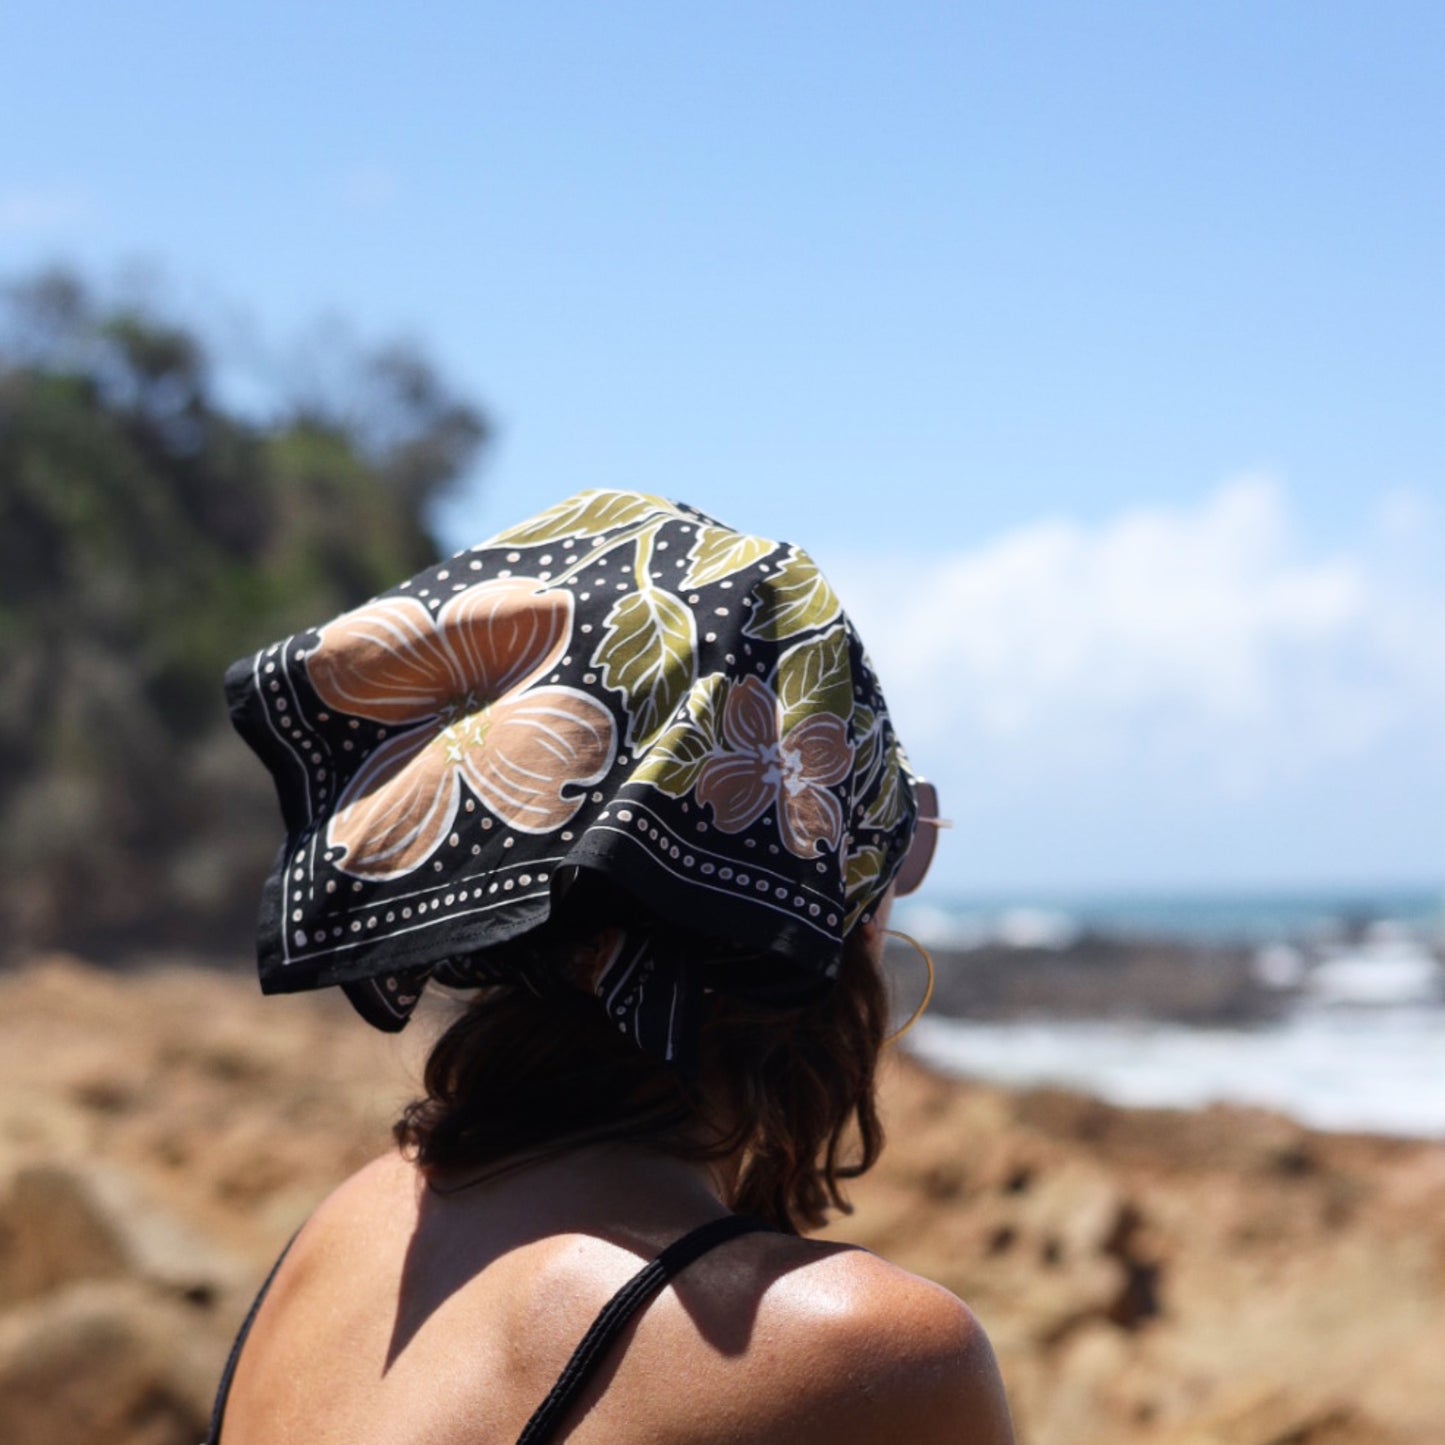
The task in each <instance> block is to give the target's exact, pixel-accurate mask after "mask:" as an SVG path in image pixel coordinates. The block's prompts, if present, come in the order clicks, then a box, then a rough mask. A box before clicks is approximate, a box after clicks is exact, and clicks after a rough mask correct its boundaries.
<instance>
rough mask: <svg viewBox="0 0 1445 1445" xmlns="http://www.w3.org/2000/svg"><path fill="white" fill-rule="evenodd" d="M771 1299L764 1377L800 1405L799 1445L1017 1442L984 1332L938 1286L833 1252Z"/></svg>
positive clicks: (794, 1434) (859, 1255)
mask: <svg viewBox="0 0 1445 1445" xmlns="http://www.w3.org/2000/svg"><path fill="white" fill-rule="evenodd" d="M770 1294H773V1295H774V1300H773V1301H772V1307H771V1308H770V1309H769V1310H768V1331H767V1333H768V1337H769V1338H768V1343H769V1355H770V1357H771V1359H772V1361H774V1362H775V1363H776V1366H777V1368H775V1369H770V1370H769V1371H768V1374H769V1376H770V1377H775V1378H776V1379H777V1380H778V1382H779V1383H780V1385H782V1387H783V1388H785V1389H787V1390H788V1391H790V1393H791V1395H792V1397H793V1400H794V1402H795V1403H796V1404H799V1405H802V1406H803V1407H804V1408H802V1409H801V1410H800V1411H798V1418H797V1419H796V1420H791V1421H789V1428H788V1439H789V1440H790V1441H792V1442H793V1445H813V1442H814V1441H817V1442H818V1445H825V1442H826V1445H873V1442H879V1441H891V1440H908V1441H910V1442H914V1445H1012V1441H1013V1430H1012V1427H1011V1425H1010V1423H1009V1413H1008V1405H1007V1402H1006V1400H1005V1397H1004V1390H1003V1383H1002V1380H1001V1378H1000V1376H999V1370H998V1363H997V1361H996V1360H995V1358H994V1353H993V1348H992V1346H991V1345H990V1344H989V1340H988V1336H987V1335H986V1334H985V1333H984V1330H983V1327H982V1326H981V1325H980V1324H979V1322H978V1320H977V1319H976V1318H975V1317H974V1315H973V1313H972V1312H971V1311H970V1310H969V1308H968V1307H967V1306H966V1305H965V1304H964V1303H963V1301H962V1300H960V1299H959V1298H958V1297H957V1296H956V1295H954V1294H952V1293H950V1292H949V1291H948V1290H946V1289H944V1288H943V1287H942V1286H941V1285H937V1284H934V1283H933V1282H932V1281H930V1280H926V1279H922V1278H920V1277H919V1276H918V1275H915V1274H910V1273H909V1272H908V1271H907V1270H904V1269H900V1268H898V1267H897V1266H896V1265H892V1264H889V1263H888V1262H887V1261H886V1260H883V1259H880V1258H879V1257H878V1256H876V1255H873V1254H869V1253H868V1252H867V1251H866V1250H861V1249H846V1248H835V1247H828V1248H826V1250H825V1251H824V1252H820V1254H819V1255H818V1257H816V1258H815V1259H814V1260H813V1261H812V1262H810V1263H809V1264H808V1266H807V1267H806V1268H803V1269H799V1270H795V1271H792V1272H790V1273H789V1274H788V1275H787V1276H785V1277H784V1278H783V1279H781V1280H780V1281H779V1286H778V1288H777V1289H776V1290H775V1291H770ZM800 1386H801V1387H802V1388H800Z"/></svg>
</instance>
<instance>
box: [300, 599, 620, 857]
mask: <svg viewBox="0 0 1445 1445" xmlns="http://www.w3.org/2000/svg"><path fill="white" fill-rule="evenodd" d="M571 635H572V598H571V596H570V595H569V594H568V593H566V592H561V591H555V592H549V591H543V590H542V584H541V583H540V582H537V581H534V580H533V579H531V578H523V577H515V578H508V579H505V580H499V581H493V582H479V583H477V584H476V585H475V586H473V587H469V588H467V589H466V591H464V592H458V593H457V594H456V595H455V596H453V597H452V598H450V599H449V600H448V601H447V602H446V603H445V604H444V605H443V606H442V607H441V608H439V609H438V610H437V612H436V613H435V615H433V614H432V612H431V611H430V610H429V609H428V608H427V607H426V606H425V604H424V603H423V602H421V600H420V599H418V598H415V597H387V598H383V599H382V600H381V601H379V602H372V603H368V604H367V605H366V606H365V607H359V608H357V609H356V610H355V611H354V612H348V613H347V614H346V615H345V616H343V617H341V618H339V619H338V620H337V621H335V622H333V623H331V624H330V625H329V626H328V627H326V628H325V629H324V630H323V632H322V634H321V642H320V645H319V646H318V647H317V648H316V650H315V651H314V652H312V653H311V655H310V656H309V657H308V658H307V659H306V671H307V675H308V676H309V677H310V680H311V685H312V686H313V687H314V688H315V689H316V692H317V694H318V695H319V696H320V697H321V699H322V701H323V702H325V703H326V704H327V705H328V706H329V707H332V708H334V709H335V710H336V711H337V712H340V713H346V714H349V715H351V716H353V717H362V718H368V719H370V720H371V721H372V722H377V723H382V724H384V725H385V726H387V727H403V728H406V729H407V731H405V732H401V733H398V734H397V736H395V737H393V738H388V739H387V740H386V741H385V742H384V743H383V744H382V745H381V746H380V747H379V748H377V750H376V751H375V753H373V754H372V756H371V757H370V758H368V760H367V761H366V763H365V764H364V765H363V766H362V768H361V770H360V771H359V772H358V773H357V774H356V776H355V777H354V778H353V779H352V780H351V782H350V783H349V784H348V785H347V787H346V790H345V792H344V793H343V794H342V795H341V798H340V799H339V800H338V806H337V810H336V813H335V814H334V815H333V817H332V819H331V822H330V824H329V826H328V827H327V830H326V841H327V843H328V844H330V845H331V846H332V847H340V848H343V849H345V859H344V861H342V862H341V863H340V864H338V866H339V867H340V868H342V869H343V871H345V872H347V873H350V874H352V875H353V876H355V877H358V878H372V879H385V878H398V877H401V876H402V875H404V874H406V873H410V872H412V871H413V870H414V869H416V868H418V867H420V866H421V864H423V863H424V862H425V861H426V860H427V859H428V858H429V857H430V856H431V855H432V854H433V853H434V852H435V851H436V850H437V848H439V847H440V846H441V844H442V841H443V839H445V838H446V837H447V835H448V834H449V833H450V832H451V829H452V823H453V820H454V819H455V817H456V815H457V809H458V808H459V807H460V806H461V801H462V790H461V784H462V781H463V780H465V782H466V785H467V787H468V788H469V789H470V790H471V792H472V793H473V794H475V796H476V797H477V798H478V799H479V800H480V801H481V802H482V804H483V805H485V806H486V807H487V808H489V809H490V810H491V811H492V812H493V813H494V814H495V815H496V816H497V817H498V818H500V819H502V820H503V821H504V822H506V823H507V824H509V825H510V826H511V827H513V828H515V829H517V830H518V831H519V832H522V833H548V832H551V831H552V830H553V829H554V828H559V827H561V826H562V825H563V824H564V823H566V822H567V821H568V820H569V819H571V818H572V816H573V815H574V814H575V813H576V812H577V809H578V808H579V807H580V806H581V804H582V794H581V793H580V792H578V791H576V790H577V789H581V788H584V787H585V786H586V785H588V784H591V783H595V782H597V781H599V780H600V779H601V778H603V777H604V776H605V775H606V773H607V771H608V769H609V768H610V767H611V766H612V759H613V755H614V752H615V748H616V739H615V728H614V725H613V721H612V714H611V713H610V712H608V710H607V709H606V708H605V707H603V706H602V705H601V704H600V703H599V702H597V701H595V700H594V699H593V698H590V697H588V696H587V695H586V694H585V693H582V692H579V691H577V690H576V689H575V688H570V687H561V686H556V685H553V686H544V687H538V686H535V685H534V684H535V683H536V681H537V679H538V678H539V677H541V676H543V675H544V674H546V673H547V672H548V671H550V670H551V669H552V668H553V667H555V666H556V664H557V662H558V660H559V659H560V658H561V657H562V655H563V653H564V652H565V651H566V649H567V644H568V641H569V639H570V638H571Z"/></svg>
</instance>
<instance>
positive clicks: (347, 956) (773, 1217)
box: [211, 492, 1012, 1445]
mask: <svg viewBox="0 0 1445 1445" xmlns="http://www.w3.org/2000/svg"><path fill="white" fill-rule="evenodd" d="M227 688H228V693H229V696H230V700H231V706H232V714H233V717H234V718H235V721H236V724H237V727H238V728H239V729H240V731H241V733H242V735H243V736H244V737H245V738H246V740H247V741H248V742H249V743H250V744H251V745H252V747H254V748H255V750H256V751H257V752H258V754H259V755H260V756H261V758H262V759H263V761H265V762H266V764H267V765H268V766H269V768H270V769H271V771H272V773H273V776H274V778H275V781H276V784H277V790H278V793H279V796H280V801H281V806H282V810H283V813H284V815H285V819H286V823H287V829H288V836H287V841H286V844H285V846H284V847H283V848H282V850H281V853H280V855H279V856H278V859H277V862H276V866H275V869H274V870H273V873H272V875H271V878H270V879H269V880H268V883H267V885H266V891H265V901H264V904H263V910H262V920H261V935H260V950H259V952H260V964H261V981H262V987H263V989H265V990H266V991H268V992H290V991H294V990H298V989H307V988H316V987H323V986H328V985H339V986H340V987H342V988H343V989H344V990H345V991H346V994H347V996H348V997H349V998H350V1000H351V1001H352V1003H353V1004H354V1005H355V1006H356V1008H357V1009H358V1010H359V1011H360V1012H361V1014H362V1015H363V1016H364V1017H365V1018H366V1019H367V1020H368V1021H369V1022H371V1023H373V1024H375V1025H377V1026H378V1027H381V1028H384V1029H399V1028H401V1027H402V1026H403V1025H404V1024H405V1023H406V1021H407V1019H408V1017H409V1016H410V1014H411V1012H412V1010H413V1008H414V1007H415V1004H416V1001H417V997H418V995H419V993H420V992H421V990H422V988H423V987H424V986H425V984H426V983H427V981H428V980H429V979H434V980H436V981H438V982H440V983H442V984H447V985H452V986H456V987H461V988H469V989H475V990H476V993H475V996H474V998H473V1000H472V1002H471V1003H470V1004H469V1005H468V1006H467V1007H466V1009H465V1010H464V1011H463V1012H461V1013H460V1015H459V1017H458V1018H457V1019H456V1021H455V1022H454V1023H453V1024H452V1026H451V1027H450V1029H449V1030H448V1031H447V1032H446V1033H445V1034H444V1035H443V1036H442V1037H441V1039H440V1040H439V1041H438V1043H437V1044H436V1046H435V1048H434V1049H433V1051H432V1054H431V1057H430V1059H429V1062H428V1065H427V1068H426V1074H425V1087H426V1096H425V1097H424V1098H423V1099H420V1100H418V1101H417V1102H416V1103H414V1104H413V1105H412V1106H411V1107H410V1108H409V1109H408V1110H407V1111H406V1114H405V1116H404V1117H403V1119H402V1120H401V1122H400V1123H399V1124H398V1125H397V1130H396V1132H397V1138H398V1142H399V1144H400V1146H401V1148H400V1151H399V1152H397V1153H395V1154H392V1155H390V1156H388V1157H386V1158H384V1159H381V1160H378V1161H377V1162H375V1163H374V1164H372V1165H370V1166H369V1167H368V1168H366V1169H364V1170H362V1171H361V1172H360V1173H359V1174H357V1175H355V1176H354V1177H353V1178H352V1179H350V1180H348V1181H347V1182H346V1183H345V1184H343V1185H342V1186H341V1188H340V1189H338V1190H337V1191H336V1193H335V1194H333V1195H332V1196H331V1197H330V1198H329V1199H328V1200H327V1201H326V1202H325V1203H324V1204H323V1205H322V1206H321V1208H320V1209H319V1210H318V1211H317V1212H316V1214H315V1215H314V1216H313V1217H312V1218H311V1219H310V1220H309V1221H308V1223H307V1224H306V1226H305V1227H304V1228H303V1229H302V1231H301V1232H300V1234H299V1235H298V1236H297V1238H296V1240H295V1241H293V1244H292V1247H291V1248H290V1249H289V1251H288V1252H287V1254H286V1255H285V1256H284V1257H283V1259H282V1261H281V1262H280V1264H279V1265H278V1267H277V1270H276V1272H275V1274H274V1275H273V1278H272V1280H271V1281H270V1283H269V1285H268V1288H267V1289H266V1290H265V1291H263V1296H262V1299H261V1300H260V1301H258V1307H257V1308H256V1310H254V1311H253V1319H252V1320H251V1321H249V1322H248V1329H247V1330H245V1331H243V1332H242V1337H241V1339H240V1340H238V1343H237V1352H236V1353H235V1354H234V1355H233V1361H232V1363H233V1365H234V1366H235V1368H234V1375H232V1373H231V1370H230V1369H229V1368H228V1372H227V1381H226V1385H225V1386H223V1389H222V1391H221V1394H220V1397H219V1399H218V1406H217V1415H216V1419H215V1421H214V1422H213V1426H212V1432H211V1438H212V1441H217V1440H219V1439H221V1438H222V1436H221V1425H222V1423H223V1422H222V1415H223V1414H224V1442H225V1445H258V1442H260V1445H284V1442H288V1441H298V1442H300V1441H305V1442H307V1445H315V1442H319V1441H326V1440H335V1441H345V1442H348V1445H365V1442H377V1445H381V1442H385V1445H411V1442H418V1445H420V1442H428V1445H441V1442H446V1445H453V1442H455V1445H464V1442H484V1441H485V1442H495V1441H509V1440H513V1439H519V1440H525V1441H528V1442H537V1441H541V1440H543V1439H561V1438H563V1437H565V1438H566V1439H568V1440H570V1441H574V1442H577V1445H587V1442H599V1445H602V1442H622V1441H628V1442H631V1441H654V1440H655V1441H688V1442H699V1445H702V1442H709V1441H719V1442H721V1441H742V1440H746V1441H759V1442H764V1441H773V1440H778V1441H784V1440H786V1441H787V1442H788V1445H811V1442H813V1441H817V1442H819V1445H824V1442H826V1445H850V1442H855V1441H856V1442H865V1441H867V1442H875V1441H884V1440H888V1441H892V1440H900V1441H909V1442H919V1445H931V1442H934V1441H937V1442H944V1441H947V1442H950V1445H1003V1442H1008V1441H1011V1439H1012V1434H1011V1431H1010V1426H1009V1423H1008V1412H1007V1407H1006V1405H1005V1403H1004V1399H1003V1393H1002V1388H1001V1386H1000V1383H999V1379H998V1373H997V1368H996V1365H995V1363H994V1360H993V1356H992V1353H991V1351H990V1348H989V1345H988V1342H987V1339H986V1338H985V1336H984V1335H983V1333H982V1331H981V1330H980V1328H979V1327H978V1325H977V1324H976V1322H975V1321H974V1320H973V1318H972V1316H971V1315H970V1314H969V1313H968V1311H967V1310H966V1309H965V1308H964V1306H963V1305H962V1304H960V1303H959V1301H958V1300H957V1299H955V1298H954V1297H953V1296H952V1295H950V1294H948V1293H947V1292H946V1291H944V1290H942V1289H940V1288H938V1287H937V1286H934V1285H932V1284H929V1283H927V1282H925V1281H923V1280H920V1279H918V1278H916V1277H914V1276H912V1275H909V1274H907V1273H905V1272H904V1271H901V1270H899V1269H896V1268H894V1267H893V1266H891V1265H888V1264H886V1263H884V1262H883V1261H882V1260H879V1259H877V1258H876V1257H874V1256H873V1255H870V1254H868V1253H866V1252H864V1251H861V1250H857V1249H849V1248H842V1247H838V1246H833V1245H825V1244H819V1243H812V1242H809V1241H807V1240H805V1239H803V1238H801V1237H800V1236H799V1234H798V1233H797V1231H798V1230H799V1229H802V1228H807V1227H810V1226H813V1225H816V1224H818V1223H821V1222H822V1220H823V1218H824V1216H825V1214H826V1211H827V1210H828V1208H830V1207H843V1199H842V1195H841V1193H840V1182H841V1181H842V1180H844V1179H846V1178H848V1177H851V1176H853V1175H856V1174H858V1173H861V1172H862V1171H863V1170H864V1169H866V1168H867V1167H868V1166H869V1165H871V1164H872V1162H873V1161H874V1159H875V1158H876V1156H877V1153H878V1149H879V1147H880V1144H881V1131H880V1129H879V1125H878V1120H877V1116H876V1113H875V1111H874V1097H873V1094H874V1066H875V1063H876V1060H877V1056H878V1053H879V1049H880V1047H881V1044H882V1042H883V1032H884V1021H885V1012H886V1010H885V1004H884V998H883V991H882V983H881V975H880V963H881V953H882V940H883V931H884V930H883V925H884V924H885V923H886V921H887V913H888V908H889V905H890V903H891V900H892V897H893V895H894V892H895V891H898V890H899V889H905V888H906V887H908V886H916V883H917V882H918V881H919V879H920V878H921V876H922V871H923V869H924V868H926V866H927V860H928V855H929V854H931V850H932V839H933V836H934V830H933V827H932V826H924V827H919V826H918V819H919V813H920V803H928V802H930V801H931V796H930V795H931V790H930V789H928V788H927V785H924V784H919V783H917V782H916V781H915V780H913V779H912V778H911V776H910V775H909V773H908V771H907V767H906V763H905V761H904V759H903V757H902V753H901V750H900V749H899V748H898V746H897V744H896V742H895V739H894V737H893V732H892V728H891V725H890V723H889V719H888V715H887V712H886V709H885V707H884V703H883V699H882V697H881V695H880V693H879V692H878V688H877V684H876V681H875V679H874V677H873V674H872V671H871V669H870V667H869V665H868V662H867V659H866V657H865V656H864V653H863V651H862V647H861V644H860V643H859V641H858V638H857V635H856V633H855V632H854V631H853V628H852V626H851V624H850V623H849V621H848V619H847V618H846V616H845V615H844V614H843V612H842V610H841V608H840V606H839V603H838V600H837V598H836V596H835V595H834V594H833V592H832V590H831V589H830V588H829V587H828V584H827V583H826V582H825V581H824V580H823V578H822V577H821V576H820V575H819V573H818V572H817V570H816V568H815V567H814V566H813V564H812V562H811V561H810V560H809V558H808V557H807V556H806V554H805V553H803V552H801V551H800V550H799V549H797V548H795V547H791V546H787V545H780V544H777V543H773V542H769V541H766V540H763V539H761V538H755V537H748V536H744V535H741V534H739V533H736V532H733V531H731V530H729V529H727V528H725V527H722V526H720V525H719V524H717V523H715V522H713V521H712V520H711V519H709V518H707V517H704V516H702V515H701V514H700V513H698V512H695V511H693V510H692V509H690V508H687V507H682V506H676V505H674V504H671V503H668V502H664V501H661V500H660V499H658V498H655V497H647V496H640V495H637V494H633V493H625V492H589V493H582V494H580V495H579V496H577V497H573V498H570V499H568V500H567V501H565V502H562V503H560V504H559V505H557V506H556V507H553V508H551V509H549V510H548V511H546V512H544V513H542V514H541V515H540V516H538V517H535V518H533V519H531V520H530V521H528V522H525V523H523V524H521V525H520V526H518V527H514V528H512V529H510V530H509V531H506V532H503V533H502V534H501V535H500V536H498V537H496V538H494V539H493V540H492V541H491V542H489V543H487V544H485V545H483V546H482V547H479V548H476V549H474V550H473V551H471V552H466V553H461V554H459V555H458V556H457V557H455V558H453V559H452V560H451V561H449V562H447V563H443V564H441V565H439V566H437V567H434V568H431V569H429V570H428V571H427V572H425V573H422V574H421V575H419V576H418V577H415V578H412V579H411V580H410V581H408V582H405V583H402V584H401V586H400V587H398V588H396V589H394V590H393V591H392V592H391V593H389V594H387V595H386V596H384V597H382V598H379V599H376V600H374V601H373V602H371V603H369V604H367V605H366V606H364V607H361V608H359V609H357V610H356V611H354V612H351V613H348V614H346V615H344V616H342V617H340V618H338V619H336V620H335V621H333V622H331V623H329V624H327V625H326V626H324V627H322V628H320V629H318V630H314V631H312V632H308V633H305V634H301V635H299V636H297V637H293V638H290V639H288V640H286V641H285V642H283V643H278V644H276V645H275V646H273V647H270V648H267V649H265V650H263V651H262V652H260V653H258V654H257V655H256V657H254V658H251V659H247V660H245V661H244V662H242V663H238V664H237V665H236V666H235V667H234V668H232V670H231V672H230V674H229V675H228V678H227ZM927 811H928V812H930V813H931V812H932V811H933V809H932V808H929V809H927ZM850 1147H851V1148H852V1149H853V1150H854V1151H855V1155H856V1157H852V1158H851V1162H849V1161H850V1155H849V1152H848V1151H849V1149H850ZM659 1257H660V1262H659V1263H657V1264H653V1265H651V1266H648V1267H645V1268H644V1266H647V1262H648V1261H654V1260H659ZM589 1326H590V1328H589ZM242 1346H244V1348H242Z"/></svg>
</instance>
